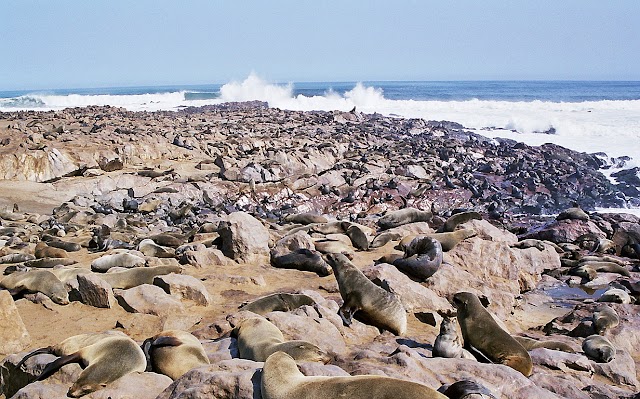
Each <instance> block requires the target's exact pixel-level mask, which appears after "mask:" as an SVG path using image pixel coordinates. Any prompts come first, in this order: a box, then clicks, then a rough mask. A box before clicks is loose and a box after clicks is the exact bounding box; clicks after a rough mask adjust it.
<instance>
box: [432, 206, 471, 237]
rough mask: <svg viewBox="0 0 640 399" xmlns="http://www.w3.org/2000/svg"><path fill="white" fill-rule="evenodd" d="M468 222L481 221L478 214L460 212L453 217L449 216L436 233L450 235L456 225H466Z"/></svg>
mask: <svg viewBox="0 0 640 399" xmlns="http://www.w3.org/2000/svg"><path fill="white" fill-rule="evenodd" d="M470 220H482V215H480V214H479V213H478V212H473V211H470V212H460V213H456V214H455V215H451V217H449V219H447V220H446V222H444V224H443V225H442V227H441V228H440V229H439V230H438V233H451V232H453V231H454V230H455V229H456V227H458V225H460V224H463V223H467V222H468V221H470Z"/></svg>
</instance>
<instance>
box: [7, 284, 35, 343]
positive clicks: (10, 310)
mask: <svg viewBox="0 0 640 399" xmlns="http://www.w3.org/2000/svg"><path fill="white" fill-rule="evenodd" d="M30 342H31V337H30V336H29V332H28V331H27V328H26V327H25V325H24V323H23V322H22V318H21V317H20V313H19V312H18V308H16V304H15V303H14V302H13V298H12V297H11V295H10V294H9V291H4V290H2V291H0V353H15V352H19V351H21V350H23V349H24V348H26V347H27V346H28V345H29V343H30Z"/></svg>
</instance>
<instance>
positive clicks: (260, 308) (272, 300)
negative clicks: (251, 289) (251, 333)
mask: <svg viewBox="0 0 640 399" xmlns="http://www.w3.org/2000/svg"><path fill="white" fill-rule="evenodd" d="M315 303H316V301H314V300H313V298H311V297H310V296H308V295H304V294H288V293H284V292H280V293H275V294H271V295H267V296H264V297H262V298H258V299H256V300H254V301H251V302H249V303H246V304H243V305H241V306H240V310H248V311H249V312H253V313H256V314H259V315H265V314H267V313H269V312H274V311H278V312H288V311H290V310H293V309H297V308H299V307H300V306H305V305H307V306H313V305H315Z"/></svg>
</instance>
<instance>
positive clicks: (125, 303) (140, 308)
mask: <svg viewBox="0 0 640 399" xmlns="http://www.w3.org/2000/svg"><path fill="white" fill-rule="evenodd" d="M114 294H115V297H116V299H117V300H118V303H119V304H120V306H122V307H123V308H125V310H127V311H128V312H134V313H146V314H151V315H156V316H162V315H167V314H170V313H176V312H183V311H184V307H183V306H182V303H180V301H178V300H177V299H175V298H173V297H171V296H170V295H169V294H167V293H166V292H164V290H163V289H162V288H160V287H156V286H155V285H150V284H142V285H139V286H137V287H133V288H129V289H126V290H114Z"/></svg>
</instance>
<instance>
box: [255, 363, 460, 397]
mask: <svg viewBox="0 0 640 399" xmlns="http://www.w3.org/2000/svg"><path fill="white" fill-rule="evenodd" d="M261 391H262V398H263V399H298V398H305V399H326V398H349V399H383V398H394V399H417V398H421V399H447V397H446V396H444V395H443V394H441V393H439V392H438V391H436V390H434V389H431V388H429V387H427V386H426V385H422V384H419V383H417V382H413V381H405V380H400V379H397V378H391V377H383V376H380V375H357V376H349V377H347V376H344V377H343V376H341V377H327V376H310V377H307V376H305V375H304V374H302V373H301V372H300V370H298V367H297V365H296V362H295V360H294V359H293V358H292V357H291V356H289V355H288V354H286V353H284V352H275V353H274V354H272V355H271V356H269V357H268V358H267V360H266V362H265V363H264V367H263V368H262V381H261Z"/></svg>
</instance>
